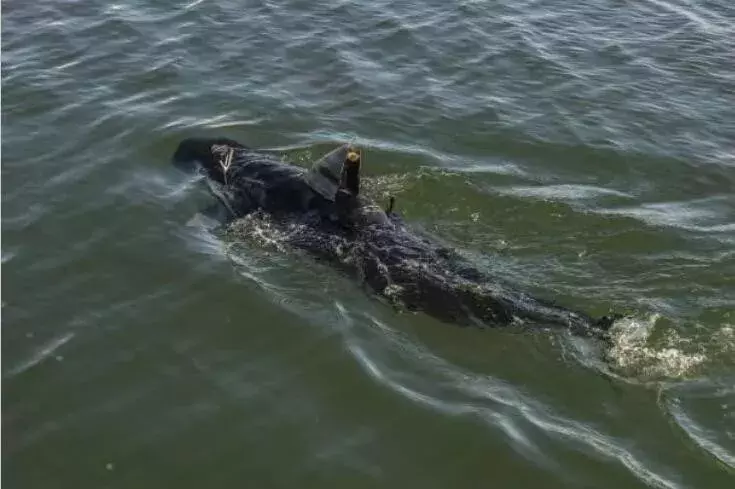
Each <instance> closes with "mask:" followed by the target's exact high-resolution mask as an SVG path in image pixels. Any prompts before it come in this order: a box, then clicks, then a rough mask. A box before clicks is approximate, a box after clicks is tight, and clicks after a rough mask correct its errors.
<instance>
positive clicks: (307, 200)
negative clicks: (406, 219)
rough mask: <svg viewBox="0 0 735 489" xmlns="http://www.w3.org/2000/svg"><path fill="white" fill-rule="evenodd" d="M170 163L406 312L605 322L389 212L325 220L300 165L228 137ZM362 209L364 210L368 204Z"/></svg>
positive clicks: (560, 323) (481, 320)
mask: <svg viewBox="0 0 735 489" xmlns="http://www.w3.org/2000/svg"><path fill="white" fill-rule="evenodd" d="M223 142H224V143H226V144H229V145H230V146H231V147H233V148H235V149H236V151H237V158H235V159H234V161H233V164H232V166H231V167H230V168H228V169H227V171H226V174H227V178H225V177H224V175H222V171H221V169H219V168H218V166H221V165H219V163H218V160H217V159H216V158H214V157H213V156H212V155H211V152H210V151H209V149H208V148H211V147H212V146H213V145H215V144H220V143H223ZM174 163H175V164H176V165H177V166H179V167H181V168H185V169H191V168H193V167H194V166H195V165H196V164H198V165H199V166H200V167H201V168H202V169H203V170H204V172H205V173H206V174H207V176H208V178H210V179H211V180H212V181H213V182H215V183H216V184H218V185H219V188H220V189H221V191H220V192H219V198H220V200H221V201H222V202H223V205H225V206H226V207H227V209H228V212H229V218H228V220H232V219H236V218H238V217H242V216H245V215H246V214H248V213H250V212H255V211H258V212H265V213H266V214H268V215H269V216H271V218H272V219H273V221H274V222H275V223H277V224H280V225H282V226H283V227H284V229H285V228H288V229H289V232H287V233H285V234H284V235H285V236H286V244H287V245H289V246H292V247H294V248H297V249H300V250H302V251H305V252H307V253H308V254H309V255H311V256H312V257H313V258H315V259H318V260H321V261H326V262H328V263H330V264H331V265H333V266H334V267H336V268H339V269H341V270H342V271H344V272H346V273H348V274H350V275H351V276H353V277H355V278H356V279H358V280H360V281H362V282H363V283H365V284H366V285H368V286H369V288H370V289H372V290H373V291H374V292H375V293H376V294H378V295H380V296H382V297H384V298H385V299H388V300H389V301H391V302H393V303H394V304H396V305H400V306H401V307H403V308H406V309H408V310H413V311H424V312H426V313H427V314H429V315H431V316H434V317H436V318H437V319H440V320H442V321H446V322H451V323H456V324H461V325H476V326H484V327H497V326H514V325H517V326H519V327H520V326H531V325H532V326H536V327H539V326H540V327H544V326H556V327H563V328H568V329H569V330H570V331H571V332H572V333H574V334H577V335H583V336H597V337H605V331H606V330H607V329H608V328H609V327H610V325H611V324H612V320H613V319H614V318H608V317H603V318H601V319H599V320H595V319H593V318H591V317H590V316H588V315H586V314H583V313H580V312H576V311H573V310H570V309H567V308H565V307H562V306H559V305H556V304H554V303H552V302H550V301H545V300H541V299H537V298H534V297H531V296H530V295H528V294H525V293H523V292H521V291H518V290H515V289H513V288H511V287H508V286H506V285H504V284H501V283H500V282H499V281H497V280H495V279H493V277H491V276H489V275H488V274H487V273H485V272H483V271H481V270H479V269H477V268H476V267H474V266H473V265H472V264H471V263H470V262H468V261H467V260H465V259H463V258H462V257H461V256H459V255H458V254H457V253H455V252H454V251H452V250H451V249H448V248H446V247H444V246H441V245H440V244H439V243H437V242H436V241H435V240H433V239H431V238H430V237H426V236H421V235H419V234H417V233H416V232H414V231H413V230H411V229H410V227H408V226H407V225H405V224H404V223H403V222H402V221H401V220H400V219H399V218H398V217H397V216H396V215H394V214H391V215H385V214H383V213H376V212H375V211H374V210H373V211H370V212H368V211H365V212H361V211H360V210H358V212H356V213H355V214H354V215H353V218H352V219H351V221H350V223H349V225H348V226H345V225H344V222H342V221H340V220H339V219H335V217H334V216H335V215H336V211H335V209H334V208H333V206H334V203H332V202H328V201H326V200H324V199H323V198H321V197H320V196H319V195H318V194H316V193H315V192H313V191H312V190H311V189H310V188H309V186H308V185H307V184H306V182H305V179H304V175H305V170H304V169H302V168H298V167H295V166H293V165H288V164H285V163H282V162H280V161H279V160H277V159H276V158H274V157H272V156H269V155H263V154H260V153H258V152H255V151H251V150H248V149H246V148H244V147H243V146H242V145H239V143H236V142H234V141H229V140H201V139H197V140H185V141H183V142H182V143H181V145H180V146H179V149H178V150H177V152H176V154H175V156H174ZM363 206H364V207H365V209H367V208H368V206H369V203H367V202H363ZM378 214H382V216H378ZM376 216H377V218H376ZM293 224H298V225H297V226H293Z"/></svg>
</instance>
